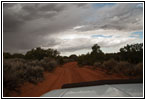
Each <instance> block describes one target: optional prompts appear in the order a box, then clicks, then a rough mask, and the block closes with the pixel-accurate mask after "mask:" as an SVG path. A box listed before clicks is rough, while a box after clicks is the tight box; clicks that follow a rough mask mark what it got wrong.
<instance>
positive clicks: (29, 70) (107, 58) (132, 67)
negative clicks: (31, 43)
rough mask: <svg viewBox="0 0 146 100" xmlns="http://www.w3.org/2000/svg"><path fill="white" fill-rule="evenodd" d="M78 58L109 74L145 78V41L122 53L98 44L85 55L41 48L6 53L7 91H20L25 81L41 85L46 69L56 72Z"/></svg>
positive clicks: (5, 79) (4, 73)
mask: <svg viewBox="0 0 146 100" xmlns="http://www.w3.org/2000/svg"><path fill="white" fill-rule="evenodd" d="M73 61H76V62H77V63H78V65H79V66H80V67H84V66H85V65H89V66H91V69H93V70H96V69H98V68H100V69H104V70H106V72H107V74H113V73H119V74H123V75H126V76H134V77H137V78H142V77H143V44H142V43H139V44H132V45H126V46H125V47H123V48H121V49H120V51H119V52H118V53H108V54H105V53H104V52H102V50H101V49H100V46H99V45H98V44H95V45H93V46H92V51H91V52H90V53H87V54H83V55H79V56H77V55H75V54H72V55H70V56H69V57H67V56H60V53H59V52H58V51H57V50H54V49H50V48H49V49H46V50H44V49H42V48H40V47H38V48H34V49H32V50H30V51H28V52H27V53H26V54H25V55H23V54H19V53H15V54H10V53H8V52H4V53H3V93H4V96H9V93H10V91H16V92H20V91H19V87H20V86H21V85H23V84H24V83H25V82H30V83H32V84H37V83H38V82H41V81H43V80H44V72H53V71H54V70H55V68H56V67H57V66H60V67H61V66H62V65H63V64H65V63H68V62H73Z"/></svg>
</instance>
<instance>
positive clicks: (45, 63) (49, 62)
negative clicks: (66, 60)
mask: <svg viewBox="0 0 146 100" xmlns="http://www.w3.org/2000/svg"><path fill="white" fill-rule="evenodd" d="M40 65H41V66H42V67H43V68H44V70H45V71H48V72H51V71H53V70H54V69H55V67H56V66H57V65H58V63H57V61H56V60H55V59H51V58H46V57H45V58H44V59H42V60H41V61H40Z"/></svg>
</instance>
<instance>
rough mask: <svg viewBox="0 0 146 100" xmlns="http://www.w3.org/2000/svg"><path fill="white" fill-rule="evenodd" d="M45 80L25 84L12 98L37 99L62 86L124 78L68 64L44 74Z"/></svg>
mask: <svg viewBox="0 0 146 100" xmlns="http://www.w3.org/2000/svg"><path fill="white" fill-rule="evenodd" d="M44 76H45V80H44V81H42V82H40V83H38V84H37V85H33V84H30V83H25V84H24V85H23V86H22V87H21V88H20V91H21V93H16V92H13V93H11V96H12V97H38V96H41V95H42V94H44V93H46V92H48V91H51V90H54V89H60V88H61V86H62V85H63V84H66V83H77V82H87V81H95V80H105V79H106V80H107V79H122V78H126V77H124V76H121V75H117V74H114V75H107V74H106V73H105V71H103V70H100V69H97V70H91V69H89V68H88V66H87V67H84V68H79V67H78V65H77V63H76V62H70V63H67V64H64V65H63V66H62V67H57V68H56V69H55V71H54V72H52V73H47V72H45V73H44Z"/></svg>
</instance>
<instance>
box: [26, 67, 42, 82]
mask: <svg viewBox="0 0 146 100" xmlns="http://www.w3.org/2000/svg"><path fill="white" fill-rule="evenodd" d="M43 72H44V69H43V68H42V67H40V66H30V65H28V67H27V68H26V71H25V74H24V79H25V80H27V81H29V82H31V83H34V84H37V83H38V82H40V81H42V80H43V79H44V78H43Z"/></svg>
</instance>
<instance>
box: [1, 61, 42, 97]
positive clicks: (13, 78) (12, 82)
mask: <svg viewBox="0 0 146 100" xmlns="http://www.w3.org/2000/svg"><path fill="white" fill-rule="evenodd" d="M37 62H38V61H26V60H24V59H4V62H3V90H4V96H8V95H9V92H10V91H17V92H18V88H19V87H20V86H21V85H22V84H23V83H24V82H27V81H28V82H31V83H33V84H37V83H38V82H40V81H42V80H43V79H44V76H43V72H44V68H43V67H41V66H39V65H38V64H39V62H38V63H37Z"/></svg>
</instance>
